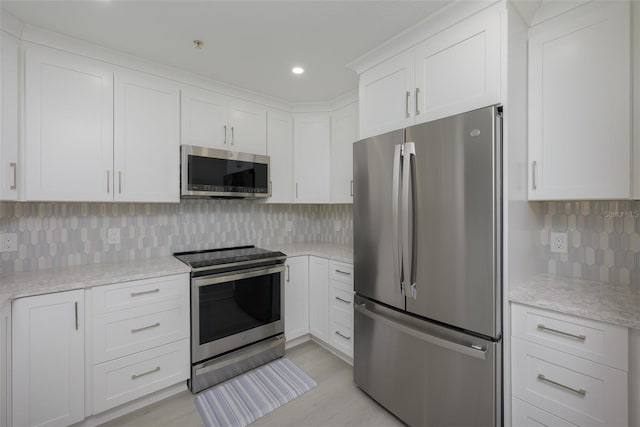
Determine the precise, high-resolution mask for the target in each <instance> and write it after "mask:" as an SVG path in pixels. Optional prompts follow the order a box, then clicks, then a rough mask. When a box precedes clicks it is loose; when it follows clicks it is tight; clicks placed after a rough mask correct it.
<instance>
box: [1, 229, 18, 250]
mask: <svg viewBox="0 0 640 427" xmlns="http://www.w3.org/2000/svg"><path fill="white" fill-rule="evenodd" d="M17 251H18V235H17V234H16V233H4V234H0V252H17Z"/></svg>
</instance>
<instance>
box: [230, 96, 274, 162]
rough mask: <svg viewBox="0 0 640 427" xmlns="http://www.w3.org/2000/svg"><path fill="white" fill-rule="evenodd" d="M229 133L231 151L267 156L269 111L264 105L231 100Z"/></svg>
mask: <svg viewBox="0 0 640 427" xmlns="http://www.w3.org/2000/svg"><path fill="white" fill-rule="evenodd" d="M229 131H230V132H231V134H230V139H229V146H230V149H231V150H233V151H240V152H242V153H252V154H262V155H266V154H267V110H266V108H264V107H263V106H262V105H259V104H255V103H253V102H246V101H241V100H239V99H231V100H230V101H229Z"/></svg>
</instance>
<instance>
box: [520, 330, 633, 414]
mask: <svg viewBox="0 0 640 427" xmlns="http://www.w3.org/2000/svg"><path fill="white" fill-rule="evenodd" d="M512 387H513V395H514V396H516V397H518V398H520V399H522V400H524V401H526V402H528V403H531V404H533V405H534V406H537V407H538V408H540V409H543V410H545V411H548V412H550V413H551V414H553V415H556V416H558V417H560V418H563V419H565V420H567V421H569V422H571V423H574V424H577V425H589V426H603V427H605V426H606V427H615V426H625V425H627V418H628V411H627V406H628V392H627V390H628V386H627V373H626V372H624V371H620V370H618V369H614V368H610V367H608V366H604V365H601V364H598V363H594V362H591V361H588V360H585V359H582V358H580V357H576V356H572V355H569V354H567V353H563V352H560V351H557V350H553V349H550V348H548V347H544V346H541V345H538V344H534V343H531V342H528V341H525V340H522V339H519V338H513V340H512Z"/></svg>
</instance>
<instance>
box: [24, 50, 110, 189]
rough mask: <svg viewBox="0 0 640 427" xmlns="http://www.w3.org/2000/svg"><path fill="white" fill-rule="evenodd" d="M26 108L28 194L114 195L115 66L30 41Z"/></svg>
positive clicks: (27, 58) (26, 57)
mask: <svg viewBox="0 0 640 427" xmlns="http://www.w3.org/2000/svg"><path fill="white" fill-rule="evenodd" d="M25 112H26V117H25V143H26V146H25V167H26V185H25V198H26V199H27V200H58V201H96V202H97V201H109V200H113V71H112V70H111V69H109V67H107V66H106V64H103V63H101V62H98V61H94V60H91V59H89V58H85V57H81V56H78V55H73V54H68V53H62V52H60V51H56V50H52V49H45V48H41V47H39V46H35V45H29V47H28V48H26V49H25Z"/></svg>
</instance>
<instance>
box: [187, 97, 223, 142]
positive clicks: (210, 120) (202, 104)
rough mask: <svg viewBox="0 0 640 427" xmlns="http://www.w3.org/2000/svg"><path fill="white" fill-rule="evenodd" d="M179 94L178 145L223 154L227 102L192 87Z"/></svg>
mask: <svg viewBox="0 0 640 427" xmlns="http://www.w3.org/2000/svg"><path fill="white" fill-rule="evenodd" d="M181 92H182V98H181V103H182V110H181V126H182V128H181V142H182V144H186V145H196V146H200V147H207V148H217V149H222V150H227V149H228V145H227V133H228V132H229V130H228V128H227V122H228V121H229V118H228V112H227V108H228V107H227V98H226V97H225V96H223V95H220V94H218V93H215V92H210V91H207V90H204V89H198V88H192V87H183V88H182V91H181Z"/></svg>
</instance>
